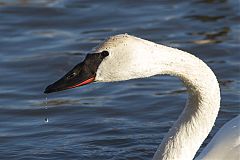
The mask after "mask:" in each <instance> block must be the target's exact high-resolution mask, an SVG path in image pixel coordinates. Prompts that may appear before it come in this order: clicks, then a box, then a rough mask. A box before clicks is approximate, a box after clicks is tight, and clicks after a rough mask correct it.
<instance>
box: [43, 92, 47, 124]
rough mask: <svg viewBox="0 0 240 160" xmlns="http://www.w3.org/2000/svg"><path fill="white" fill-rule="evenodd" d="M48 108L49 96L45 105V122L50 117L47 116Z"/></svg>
mask: <svg viewBox="0 0 240 160" xmlns="http://www.w3.org/2000/svg"><path fill="white" fill-rule="evenodd" d="M47 109H48V99H47V96H46V98H45V107H44V112H45V113H44V114H45V115H46V116H45V118H44V122H45V123H48V117H47Z"/></svg>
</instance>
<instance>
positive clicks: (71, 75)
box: [67, 72, 76, 79]
mask: <svg viewBox="0 0 240 160" xmlns="http://www.w3.org/2000/svg"><path fill="white" fill-rule="evenodd" d="M75 76H76V73H75V72H73V73H71V74H70V75H68V76H67V79H71V78H73V77H75Z"/></svg>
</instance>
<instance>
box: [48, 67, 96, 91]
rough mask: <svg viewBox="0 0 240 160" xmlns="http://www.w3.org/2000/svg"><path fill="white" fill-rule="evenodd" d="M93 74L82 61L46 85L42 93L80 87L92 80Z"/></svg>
mask: <svg viewBox="0 0 240 160" xmlns="http://www.w3.org/2000/svg"><path fill="white" fill-rule="evenodd" d="M94 79H95V74H92V72H91V71H89V68H87V67H86V66H84V65H83V64H82V63H80V64H78V65H77V66H75V67H74V68H73V69H72V70H71V71H69V72H68V73H67V74H66V75H65V76H63V77H62V78H61V79H59V80H58V81H56V82H55V83H53V84H51V85H49V86H47V88H46V89H45V91H44V93H52V92H58V91H62V90H66V89H71V88H76V87H80V86H83V85H86V84H89V83H91V82H93V81H94Z"/></svg>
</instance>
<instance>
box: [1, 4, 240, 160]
mask: <svg viewBox="0 0 240 160" xmlns="http://www.w3.org/2000/svg"><path fill="white" fill-rule="evenodd" d="M239 3H240V2H239V1H238V0H229V1H227V0H193V1H187V2H186V1H182V0H164V1H158V2H157V1H153V0H152V1H147V0H145V1H144V0H138V1H128V0H121V1H120V0H118V1H111V0H102V1H99V0H95V1H87V0H85V1H83V0H81V1H80V0H79V1H78V0H35V1H33V0H32V1H31V0H0V73H1V78H0V159H8V160H10V159H11V160H20V159H21V160H27V159H39V160H40V159H41V160H43V159H44V160H48V159H49V160H50V159H51V160H53V159H55V160H59V159H69V160H70V159H81V160H102V159H107V160H135V159H142V160H145V159H151V158H152V156H153V154H154V152H155V150H156V149H157V147H158V144H160V143H161V140H162V138H163V136H164V135H165V134H166V133H167V131H168V130H169V128H170V127H171V126H172V124H173V122H174V121H175V120H176V119H177V117H178V115H179V114H180V112H181V111H182V109H183V106H184V104H185V101H186V90H185V88H184V87H183V86H182V84H181V83H180V81H179V80H178V79H177V78H173V77H168V76H164V77H159V76H155V77H151V78H148V79H141V80H140V79H139V80H130V81H126V82H119V83H101V84H100V83H96V84H92V85H88V86H84V87H82V88H78V89H73V90H68V91H64V92H59V93H56V94H52V95H49V96H48V109H45V107H44V106H45V102H46V101H45V98H46V96H45V95H44V94H43V91H44V88H45V87H46V86H47V85H48V84H50V83H52V82H53V81H55V80H56V79H58V78H59V77H61V76H62V75H63V74H65V72H66V71H68V70H69V69H70V68H72V67H73V66H74V65H75V64H76V63H78V62H80V61H81V60H82V59H83V58H84V56H85V54H86V53H87V52H88V51H89V50H91V48H92V47H95V46H96V45H97V44H98V43H99V42H101V41H102V40H104V39H105V38H106V37H108V36H110V35H115V34H119V33H129V34H132V35H136V36H138V37H141V38H145V39H149V40H151V41H154V42H157V43H162V44H165V45H168V46H173V47H178V48H180V49H183V50H186V51H188V52H191V53H193V54H194V55H196V56H198V57H200V58H201V59H203V60H204V61H205V62H206V63H207V64H208V65H209V66H210V67H211V68H212V69H213V70H214V72H215V73H216V75H217V77H218V79H219V82H220V84H221V91H222V105H221V110H220V113H219V116H218V118H217V121H216V125H215V127H214V128H213V130H212V132H211V133H210V135H209V136H208V138H207V140H206V141H205V142H204V144H203V147H204V146H205V145H206V144H207V143H208V142H209V140H210V139H211V138H212V136H213V135H214V134H215V133H216V131H217V130H218V129H219V128H220V127H221V126H222V125H223V124H224V123H225V122H226V121H228V120H230V119H232V118H233V117H234V116H236V115H238V114H239V113H240V108H239V107H240V106H239V102H240V96H239V95H240V91H239V89H240V87H239V84H240V78H239V71H240V69H239V62H240V45H239V42H240V23H239V22H240V11H239ZM45 117H48V119H49V122H48V123H45V122H44V118H45Z"/></svg>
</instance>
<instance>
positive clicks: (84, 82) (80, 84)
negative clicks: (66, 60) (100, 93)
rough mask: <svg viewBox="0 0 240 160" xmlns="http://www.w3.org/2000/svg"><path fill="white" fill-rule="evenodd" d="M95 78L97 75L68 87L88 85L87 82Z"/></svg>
mask: <svg viewBox="0 0 240 160" xmlns="http://www.w3.org/2000/svg"><path fill="white" fill-rule="evenodd" d="M94 79H95V77H92V78H89V79H87V80H85V81H83V82H81V83H79V84H76V85H74V86H70V87H68V89H71V88H76V87H80V86H83V85H86V84H88V83H91V82H93V81H94Z"/></svg>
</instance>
